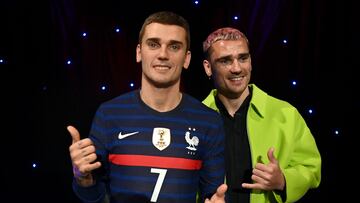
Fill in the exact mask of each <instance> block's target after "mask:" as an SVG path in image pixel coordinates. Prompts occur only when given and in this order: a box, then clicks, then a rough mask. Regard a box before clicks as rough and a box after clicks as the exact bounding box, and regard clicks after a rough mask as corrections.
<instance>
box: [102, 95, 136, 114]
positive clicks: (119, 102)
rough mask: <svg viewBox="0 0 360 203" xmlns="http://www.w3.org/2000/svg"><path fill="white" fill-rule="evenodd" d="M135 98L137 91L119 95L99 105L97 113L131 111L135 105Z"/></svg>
mask: <svg viewBox="0 0 360 203" xmlns="http://www.w3.org/2000/svg"><path fill="white" fill-rule="evenodd" d="M137 96H138V90H134V91H131V92H127V93H124V94H121V95H119V96H117V97H114V98H112V99H110V100H107V101H105V102H103V103H101V104H100V105H99V107H98V110H97V111H98V112H99V111H102V112H104V111H106V112H107V111H112V110H119V109H131V108H133V107H135V106H136V105H137V102H136V101H137Z"/></svg>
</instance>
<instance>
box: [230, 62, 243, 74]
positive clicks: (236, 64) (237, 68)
mask: <svg viewBox="0 0 360 203" xmlns="http://www.w3.org/2000/svg"><path fill="white" fill-rule="evenodd" d="M241 70H242V68H241V63H240V62H239V61H238V60H237V59H234V61H233V63H232V64H231V68H230V72H231V73H240V72H241Z"/></svg>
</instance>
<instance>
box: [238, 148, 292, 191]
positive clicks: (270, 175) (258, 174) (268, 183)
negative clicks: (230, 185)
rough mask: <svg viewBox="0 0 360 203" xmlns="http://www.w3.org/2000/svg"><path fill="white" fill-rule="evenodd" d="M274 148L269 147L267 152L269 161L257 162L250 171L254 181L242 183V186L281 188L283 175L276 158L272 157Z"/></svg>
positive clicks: (269, 188) (283, 181)
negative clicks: (265, 162) (264, 162)
mask: <svg viewBox="0 0 360 203" xmlns="http://www.w3.org/2000/svg"><path fill="white" fill-rule="evenodd" d="M274 150H275V149H274V148H273V147H271V148H270V149H269V151H268V153H267V156H268V159H269V161H270V162H269V163H268V164H263V163H257V164H256V165H255V168H254V169H253V171H252V173H253V174H252V176H251V179H252V180H253V181H254V183H252V184H250V183H243V184H242V187H243V188H247V189H260V190H283V189H284V186H285V177H284V174H283V173H282V171H281V168H280V166H279V162H278V160H277V159H276V158H275V157H274Z"/></svg>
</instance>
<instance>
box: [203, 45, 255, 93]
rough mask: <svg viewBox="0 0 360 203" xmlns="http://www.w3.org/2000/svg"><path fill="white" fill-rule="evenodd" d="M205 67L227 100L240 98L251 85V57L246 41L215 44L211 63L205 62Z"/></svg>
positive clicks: (210, 59) (211, 53)
mask: <svg viewBox="0 0 360 203" xmlns="http://www.w3.org/2000/svg"><path fill="white" fill-rule="evenodd" d="M203 65H204V68H205V71H206V73H207V75H208V76H211V75H212V77H213V79H214V82H215V87H216V88H217V89H218V93H219V94H221V95H223V96H225V97H227V98H230V99H235V98H239V97H240V96H241V94H242V93H243V92H244V90H245V89H246V88H247V85H248V84H249V81H250V76H251V69H252V67H251V56H250V53H249V48H248V45H247V43H246V41H245V40H244V39H240V40H220V41H217V42H215V43H214V44H212V46H211V47H210V53H209V61H207V60H204V63H203Z"/></svg>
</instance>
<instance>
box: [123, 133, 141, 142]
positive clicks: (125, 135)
mask: <svg viewBox="0 0 360 203" xmlns="http://www.w3.org/2000/svg"><path fill="white" fill-rule="evenodd" d="M138 133H139V132H132V133H126V134H121V132H120V133H119V139H120V140H121V139H124V138H126V137H129V136H131V135H135V134H138Z"/></svg>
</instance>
